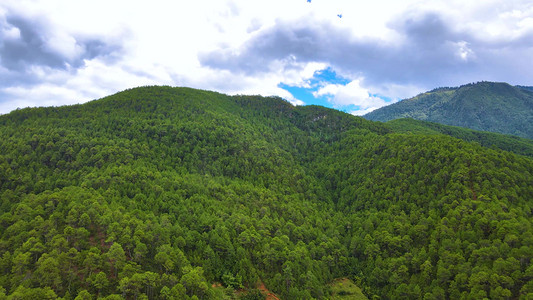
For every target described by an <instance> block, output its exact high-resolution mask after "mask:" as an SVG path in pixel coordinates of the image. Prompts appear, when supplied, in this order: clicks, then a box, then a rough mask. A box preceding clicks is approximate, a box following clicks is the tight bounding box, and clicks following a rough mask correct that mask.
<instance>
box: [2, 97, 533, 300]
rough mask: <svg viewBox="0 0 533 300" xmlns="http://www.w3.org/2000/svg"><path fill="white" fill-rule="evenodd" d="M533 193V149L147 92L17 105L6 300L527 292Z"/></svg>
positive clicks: (321, 113) (271, 106) (344, 117)
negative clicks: (344, 284)
mask: <svg viewBox="0 0 533 300" xmlns="http://www.w3.org/2000/svg"><path fill="white" fill-rule="evenodd" d="M532 183H533V160H532V159H531V158H529V157H526V156H523V155H518V154H515V153H513V152H509V151H502V150H500V149H497V148H494V147H493V148H487V147H483V146H482V145H480V144H479V143H476V142H467V141H465V140H461V139H457V138H455V137H452V136H448V135H444V134H418V133H403V132H402V131H401V130H397V129H395V128H394V127H393V126H391V125H389V124H383V123H377V122H376V123H375V122H371V121H368V120H365V119H362V118H358V117H354V116H351V115H348V114H345V113H342V112H339V111H335V110H331V109H326V108H323V107H317V106H306V107H294V106H292V105H290V104H289V103H287V102H286V101H284V100H282V99H280V98H263V97H259V96H233V97H230V96H226V95H223V94H218V93H214V92H207V91H199V90H193V89H188V88H170V87H143V88H136V89H132V90H127V91H124V92H121V93H118V94H116V95H113V96H110V97H106V98H103V99H100V100H97V101H93V102H90V103H87V104H83V105H74V106H68V107H51V108H32V109H22V110H17V111H14V112H12V113H10V114H8V115H3V116H0V197H1V202H0V299H3V298H6V297H7V298H8V299H54V298H57V297H61V298H64V299H97V298H99V299H122V298H126V299H146V298H148V299H232V298H234V297H237V296H236V295H239V293H235V291H236V290H239V291H240V290H243V293H241V294H240V295H241V296H242V298H244V299H260V298H261V297H263V296H264V295H262V293H261V292H260V290H258V289H260V288H261V287H260V286H259V283H261V282H264V284H265V286H266V288H267V289H268V290H270V291H272V292H273V293H275V294H276V295H278V296H279V298H281V299H313V298H316V299H327V298H330V297H331V296H332V292H334V293H335V291H336V290H337V289H336V285H335V284H333V285H332V282H333V283H334V282H335V281H334V280H335V279H336V278H350V279H351V280H353V282H356V283H357V286H359V287H360V288H361V290H362V291H363V293H364V294H365V295H366V296H367V297H368V298H369V299H372V298H377V297H379V298H383V299H483V298H485V297H486V298H491V299H511V298H513V299H515V298H522V299H527V298H528V297H533V264H532V261H531V259H532V258H533V226H532V225H533V224H532V220H533V219H532V215H533V211H532V206H533V204H532V202H531V199H533V184H532ZM217 283H220V284H221V285H222V286H219V285H217ZM352 288H353V287H351V286H350V288H349V290H348V291H350V290H352ZM337 294H338V293H337ZM241 296H239V297H241Z"/></svg>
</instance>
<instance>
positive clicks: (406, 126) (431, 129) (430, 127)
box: [386, 119, 533, 157]
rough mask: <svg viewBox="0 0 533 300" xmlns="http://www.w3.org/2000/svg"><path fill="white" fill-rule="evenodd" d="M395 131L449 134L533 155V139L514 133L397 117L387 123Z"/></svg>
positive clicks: (465, 139) (481, 143) (492, 146)
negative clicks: (508, 133) (506, 133)
mask: <svg viewBox="0 0 533 300" xmlns="http://www.w3.org/2000/svg"><path fill="white" fill-rule="evenodd" d="M386 125H387V126H388V127H390V128H391V130H393V131H394V132H398V133H414V134H430V135H435V134H437V135H439V134H445V135H449V136H452V137H455V138H458V139H461V140H464V141H467V142H476V143H479V144H480V145H482V146H484V147H488V148H498V149H501V150H505V151H511V152H514V153H516V154H521V155H525V156H529V157H533V140H530V139H525V138H521V137H517V136H513V135H505V134H500V133H493V132H488V131H477V130H472V129H468V128H464V127H458V126H449V125H443V124H439V123H433V122H428V121H420V120H415V119H396V120H391V121H388V122H387V123H386Z"/></svg>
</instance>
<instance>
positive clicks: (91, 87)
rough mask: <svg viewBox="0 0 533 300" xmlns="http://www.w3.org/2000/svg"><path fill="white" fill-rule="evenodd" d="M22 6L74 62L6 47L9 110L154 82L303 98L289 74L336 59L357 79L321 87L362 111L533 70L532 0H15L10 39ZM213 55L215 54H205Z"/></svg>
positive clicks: (3, 33)
mask: <svg viewBox="0 0 533 300" xmlns="http://www.w3.org/2000/svg"><path fill="white" fill-rule="evenodd" d="M337 14H342V15H343V17H342V19H341V18H338V17H337ZM10 16H20V17H23V18H25V19H26V20H41V22H40V23H39V22H35V23H34V26H35V27H38V26H41V25H43V24H44V26H45V27H46V28H43V29H42V30H38V28H36V30H35V34H40V33H43V34H44V33H45V34H46V37H47V38H46V41H47V42H46V43H45V44H44V47H46V50H47V51H48V52H53V54H54V55H53V56H46V57H44V58H42V59H41V60H42V61H45V62H49V66H50V65H51V64H52V63H53V64H54V66H57V65H60V64H61V63H64V62H66V63H68V64H70V67H68V68H64V69H63V70H58V67H56V68H55V69H54V67H50V68H46V67H42V66H40V65H39V66H37V67H36V66H31V67H29V68H28V69H25V71H24V72H22V71H21V72H19V73H17V72H16V71H13V69H14V68H15V67H19V68H20V69H22V67H25V66H26V65H24V64H22V63H23V62H26V61H24V58H20V59H19V58H17V59H19V60H17V61H11V62H6V60H7V59H9V57H13V55H14V54H12V53H10V54H11V55H12V56H5V57H0V81H1V82H2V83H0V95H2V96H0V97H2V98H0V113H6V112H8V111H9V110H10V109H12V108H16V107H21V106H24V105H41V103H53V104H55V105H59V104H62V103H72V102H73V101H77V102H84V101H88V100H92V99H94V98H99V97H103V96H106V95H108V94H111V93H114V92H117V91H119V90H122V89H125V88H129V87H134V86H137V85H145V84H169V85H186V86H191V87H194V88H202V89H214V90H217V91H220V92H224V93H230V94H262V95H279V96H281V97H284V98H286V99H288V100H289V101H291V102H293V103H295V104H301V100H298V99H296V98H294V97H293V96H292V95H291V94H290V93H289V92H287V91H286V90H284V89H281V88H279V87H278V85H279V83H280V82H282V83H285V84H287V85H291V86H297V87H309V80H310V78H312V77H313V74H314V72H315V71H317V70H321V69H324V68H326V67H332V68H333V69H334V70H335V71H336V72H337V73H338V74H341V75H342V76H343V77H345V78H348V79H350V80H351V82H350V83H348V84H347V85H346V86H342V85H332V84H329V85H328V84H325V85H324V86H323V87H322V88H321V90H320V91H319V92H320V93H322V95H327V96H328V97H329V98H330V99H331V101H332V105H335V106H337V107H338V106H342V105H344V104H351V105H357V106H359V107H360V109H361V110H369V109H372V108H374V107H379V106H380V105H383V104H384V102H383V100H380V99H378V98H375V97H372V96H370V95H375V94H379V95H383V96H386V97H388V98H390V99H393V101H396V100H397V99H399V98H406V97H410V96H413V95H415V94H416V93H419V92H422V91H424V90H427V89H431V88H434V87H437V86H440V85H458V84H463V83H466V82H469V81H478V80H482V79H486V80H498V81H509V82H510V83H512V84H525V85H529V84H531V82H528V81H527V80H530V79H529V78H533V71H531V70H533V63H531V62H530V59H529V58H530V57H531V55H528V54H531V49H533V45H532V44H533V42H531V37H532V32H533V4H532V2H531V1H528V0H509V1H497V0H487V1H464V0H437V1H426V0H422V1H420V0H409V1H392V0H389V1H386V0H376V1H363V2H361V1H358V2H356V1H353V0H330V1H312V2H311V3H307V2H306V1H304V0H302V1H283V0H271V1H236V0H235V1H232V0H227V1H219V0H206V1H182V0H178V1H170V0H154V1H151V2H150V3H148V2H142V1H126V0H115V1H106V0H94V1H90V2H88V1H71V0H4V1H2V3H1V4H0V38H1V39H0V48H1V47H2V43H4V44H5V41H8V40H9V39H11V40H13V39H21V33H23V32H21V29H20V28H18V27H17V26H14V25H13V24H12V22H11V21H12V20H10V19H9V17H10ZM10 22H11V23H10ZM424 30H426V31H424ZM279 37H282V38H281V39H276V38H279ZM267 38H270V39H267ZM417 38H418V40H417ZM428 38H429V39H428ZM86 41H92V43H89V42H86ZM417 41H418V42H419V43H417ZM283 43H285V44H283ZM115 46H116V47H117V49H114V48H113V47H115ZM101 47H104V48H105V47H108V48H105V49H101ZM516 49H518V50H516ZM0 50H1V49H0ZM98 51H99V52H98ZM93 52H94V53H96V52H98V53H96V54H94V55H93ZM56 54H57V55H56ZM97 54H98V55H97ZM206 54H211V56H209V58H210V59H211V62H212V64H208V63H206V61H202V57H204V58H205V57H206ZM224 55H226V57H224ZM28 57H30V56H27V57H25V58H26V59H28ZM224 58H228V59H227V60H226V61H224V60H223V59H224ZM61 59H63V60H61ZM232 59H233V60H232ZM19 61H20V62H22V63H21V64H18V65H17V64H16V63H19ZM42 61H37V62H42ZM6 63H7V65H9V64H10V63H11V65H9V66H10V68H6ZM31 63H33V64H35V61H31ZM224 63H226V65H224ZM239 64H240V65H239ZM20 65H22V67H21V66H20ZM217 65H218V66H219V67H217ZM14 66H15V67H14ZM517 67H518V68H519V70H517ZM246 68H247V69H246ZM246 70H252V71H253V72H252V71H250V72H248V73H246ZM510 70H512V71H510ZM363 77H364V78H365V81H364V82H363V81H362V80H360V78H363ZM317 93H318V92H317ZM317 95H318V94H317ZM73 98H74V99H75V100H73ZM380 101H382V102H380Z"/></svg>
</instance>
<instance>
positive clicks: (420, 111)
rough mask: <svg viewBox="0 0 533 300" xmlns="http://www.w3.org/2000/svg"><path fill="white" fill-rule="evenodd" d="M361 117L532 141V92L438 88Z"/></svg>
mask: <svg viewBox="0 0 533 300" xmlns="http://www.w3.org/2000/svg"><path fill="white" fill-rule="evenodd" d="M364 117H365V118H366V119H368V120H372V121H381V122H385V121H389V120H394V119H400V118H413V119H417V120H423V121H431V122H436V123H441V124H446V125H453V126H461V127H466V128H471V129H475V130H481V131H491V132H498V133H503V134H511V135H516V136H520V137H524V138H529V139H533V91H532V90H531V89H530V88H528V87H514V86H511V85H509V84H507V83H496V82H479V83H475V84H467V85H463V86H461V87H458V88H439V89H435V90H433V91H430V92H427V93H423V94H420V95H418V96H416V97H414V98H411V99H406V100H402V101H400V102H397V103H394V104H391V105H389V106H385V107H382V108H380V109H377V110H375V111H373V112H370V113H368V114H366V115H365V116H364Z"/></svg>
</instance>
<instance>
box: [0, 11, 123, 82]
mask: <svg viewBox="0 0 533 300" xmlns="http://www.w3.org/2000/svg"><path fill="white" fill-rule="evenodd" d="M0 24H1V26H2V27H1V28H0V35H1V36H0V38H1V40H2V43H1V44H0V63H1V64H2V66H3V67H4V68H7V69H8V70H10V71H20V72H24V71H28V70H29V69H31V68H32V67H35V66H37V67H48V68H52V69H63V70H67V69H70V68H74V69H75V68H79V67H81V66H83V64H84V61H85V60H90V59H93V58H95V57H98V56H106V55H110V54H112V53H115V52H117V51H119V50H120V47H119V46H118V45H113V44H109V43H107V42H106V41H103V40H99V39H97V38H88V37H81V36H73V35H70V34H68V33H67V32H64V31H61V30H57V29H55V28H51V26H50V24H48V23H47V22H46V20H34V19H30V18H28V17H26V16H22V15H8V16H4V18H3V20H0Z"/></svg>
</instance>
